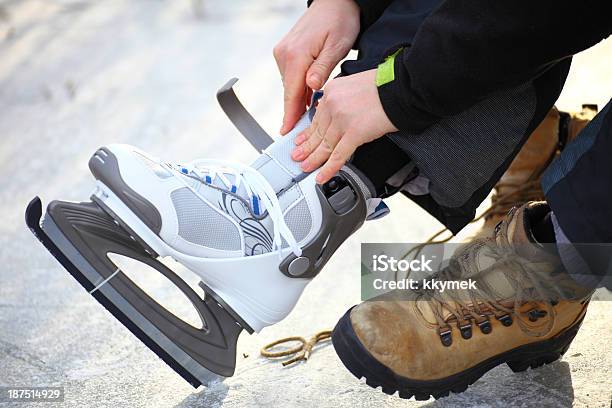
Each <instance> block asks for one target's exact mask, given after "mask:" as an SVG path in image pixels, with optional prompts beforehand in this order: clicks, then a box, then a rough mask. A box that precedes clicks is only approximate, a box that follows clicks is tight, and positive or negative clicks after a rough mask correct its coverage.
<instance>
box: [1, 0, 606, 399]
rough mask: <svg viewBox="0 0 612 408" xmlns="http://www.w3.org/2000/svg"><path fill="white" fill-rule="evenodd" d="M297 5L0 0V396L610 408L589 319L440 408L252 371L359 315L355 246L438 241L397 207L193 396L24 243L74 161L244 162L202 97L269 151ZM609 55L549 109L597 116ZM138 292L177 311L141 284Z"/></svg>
mask: <svg viewBox="0 0 612 408" xmlns="http://www.w3.org/2000/svg"><path fill="white" fill-rule="evenodd" d="M303 3H305V0H304V1H302V0H297V1H295V0H282V1H278V0H277V1H273V0H269V1H257V2H254V1H246V0H240V1H236V0H233V1H231V2H230V1H220V0H217V1H193V2H189V1H187V0H174V1H142V0H130V1H127V0H126V1H104V2H102V1H99V2H94V1H91V2H85V1H58V0H56V1H49V0H47V1H43V0H39V1H32V0H23V1H18V0H7V1H0V170H1V172H0V174H2V176H0V214H2V218H1V222H0V264H1V265H2V268H1V269H0V386H3V385H4V386H9V385H10V386H40V385H57V386H63V387H65V389H66V400H65V403H64V404H63V405H64V406H68V407H109V406H112V407H123V406H129V407H147V408H149V407H218V406H227V407H245V406H262V407H264V406H265V407H268V406H280V407H337V408H340V407H356V406H359V407H361V406H364V407H380V406H389V407H416V406H430V407H463V406H468V405H472V406H478V407H497V406H499V407H506V406H511V405H512V406H524V407H560V406H563V407H565V406H572V405H574V406H581V407H582V406H584V407H586V406H589V407H609V406H610V392H611V391H610V390H611V389H612V384H611V381H610V378H611V377H612V373H611V371H610V368H611V365H612V363H611V362H612V360H611V358H610V351H611V350H610V344H611V343H612V330H611V329H610V324H609V319H610V317H612V314H611V312H610V305H609V304H604V303H602V302H598V303H594V304H592V305H591V307H590V311H589V314H588V316H587V318H586V320H585V322H584V325H583V328H582V330H581V331H580V333H579V335H578V337H577V338H576V341H575V342H574V344H573V345H572V347H571V349H570V350H569V351H568V353H567V354H566V356H565V357H564V359H563V360H562V361H560V362H557V363H554V364H552V365H549V366H546V367H544V368H541V369H539V370H536V371H528V372H525V373H520V374H513V373H512V372H511V371H510V369H508V368H507V367H505V366H502V367H498V368H497V369H495V370H493V371H491V372H490V373H489V374H487V375H486V376H484V377H483V378H482V379H481V380H480V381H478V382H477V383H476V384H475V385H474V386H472V387H471V388H470V389H469V390H468V391H467V392H465V393H463V394H460V395H453V396H451V397H450V398H446V399H443V400H441V401H439V402H434V401H433V400H432V401H427V402H415V401H403V400H400V399H398V398H397V397H395V396H387V395H385V394H383V393H382V392H380V391H379V390H373V389H371V388H369V387H367V386H365V385H364V384H362V383H361V382H360V381H358V380H356V379H355V378H354V377H353V376H352V375H351V374H350V373H349V372H348V371H347V370H346V369H345V368H344V367H343V366H342V365H341V363H340V361H339V360H338V358H337V357H336V355H335V353H334V351H333V348H332V347H331V346H329V344H327V345H323V346H322V347H320V348H318V349H317V351H316V352H315V353H314V354H313V356H312V358H311V360H310V361H308V363H306V364H297V365H295V366H292V367H290V368H283V367H281V365H280V364H279V363H278V362H270V361H267V360H265V359H263V358H261V357H259V353H258V350H259V348H260V347H261V346H262V345H263V344H265V343H267V342H269V341H271V340H273V339H276V338H278V337H283V336H289V335H303V336H309V335H312V334H313V333H315V332H316V331H318V330H320V329H324V328H331V327H332V326H333V325H334V324H335V322H336V321H337V319H338V318H339V317H340V316H341V314H342V313H344V312H345V310H346V309H347V308H348V307H350V306H351V305H353V304H355V303H357V302H358V301H359V257H358V254H359V245H360V242H365V241H369V242H415V241H421V240H423V239H425V238H426V237H427V236H429V235H430V234H431V233H432V232H433V231H435V230H437V229H438V228H439V225H437V223H436V222H435V221H433V219H432V218H431V217H429V216H428V215H427V214H425V213H424V212H423V211H421V210H420V209H418V208H417V207H416V206H415V205H413V204H412V203H410V202H408V201H407V200H404V199H402V198H396V199H392V200H389V205H390V207H391V209H392V215H391V216H390V217H387V218H386V219H384V220H381V221H379V222H376V223H371V224H368V225H366V226H365V227H364V228H363V229H361V230H360V231H359V233H358V234H356V236H355V237H354V238H353V239H351V240H350V242H348V243H347V244H345V245H344V246H343V247H342V248H341V250H340V251H339V252H338V253H337V255H336V256H335V257H334V259H333V260H332V261H331V262H330V263H329V265H328V266H327V267H326V268H325V270H324V271H323V273H322V274H321V276H320V277H319V278H318V279H316V280H315V281H314V282H313V283H312V285H310V286H309V287H308V289H307V290H306V292H305V294H304V296H303V297H302V299H301V300H300V302H299V304H298V306H297V307H296V309H295V310H294V311H293V313H292V314H291V315H290V316H289V318H287V319H286V320H285V321H283V322H282V323H280V324H278V325H276V326H274V327H271V328H268V329H266V330H264V331H263V332H262V333H261V334H260V335H256V336H248V335H243V336H242V337H241V338H240V341H239V345H238V346H239V355H238V365H237V370H236V375H235V376H234V377H232V378H228V379H226V380H225V381H224V382H222V383H218V384H216V385H214V386H212V387H211V388H208V389H200V390H197V391H194V390H193V389H192V388H191V387H190V386H189V385H187V384H186V383H185V382H184V381H183V380H182V379H181V378H180V377H179V376H178V375H176V374H175V373H174V372H173V371H172V370H171V369H170V368H168V367H167V366H166V365H165V364H164V363H163V362H162V361H161V360H159V359H158V358H157V357H156V356H155V355H154V354H153V353H151V352H150V351H149V350H148V349H147V348H146V347H144V346H143V345H142V344H141V343H140V342H138V341H137V340H136V339H135V338H134V337H133V336H132V335H131V333H129V332H128V331H127V330H126V329H124V327H123V326H122V325H121V324H119V323H118V322H116V321H115V320H114V319H113V318H112V316H110V314H108V313H107V312H106V311H105V310H104V309H103V308H102V307H101V306H100V305H98V303H97V302H95V301H94V300H93V299H92V298H91V297H90V296H89V295H88V294H87V293H86V292H85V291H84V290H83V289H82V288H81V287H80V286H79V285H78V284H77V283H76V281H74V279H72V277H70V276H69V275H68V273H66V272H65V271H64V270H63V268H62V267H61V266H60V265H59V264H58V263H57V262H56V261H55V259H53V258H52V257H51V256H50V255H49V254H48V253H47V252H46V251H45V250H44V249H43V247H42V246H41V245H40V244H39V243H38V242H37V241H36V240H35V239H34V237H33V236H32V235H31V234H30V233H29V231H28V230H27V229H26V227H25V224H24V220H23V211H24V209H25V206H26V204H27V202H28V201H29V200H30V199H31V198H32V197H33V196H35V195H40V196H41V197H42V198H43V200H44V202H45V203H46V202H49V201H50V200H51V199H55V198H61V199H68V200H85V199H87V197H88V196H89V193H90V191H91V189H92V181H93V179H92V177H91V176H90V174H89V171H88V169H87V161H88V159H89V156H90V154H91V153H92V152H93V151H94V150H95V149H96V148H97V147H99V146H100V145H103V144H107V143H112V142H126V143H130V144H134V145H137V146H139V147H141V148H142V149H144V150H146V151H150V152H152V153H154V154H157V155H160V156H163V157H165V158H167V159H169V160H174V161H184V160H187V159H192V158H195V157H219V158H221V157H223V158H232V159H236V160H241V161H251V160H252V159H253V158H254V157H255V156H256V154H255V152H254V151H253V150H252V149H251V147H249V146H248V145H247V144H246V143H245V142H244V141H243V140H242V139H241V137H240V136H239V135H238V133H237V131H235V130H234V128H233V127H232V125H231V124H230V123H229V121H228V120H227V119H226V118H225V117H224V115H223V113H222V112H221V110H220V109H219V108H218V106H217V104H216V101H215V91H216V89H217V88H218V87H220V86H221V85H223V84H224V83H225V81H226V80H227V79H229V78H230V77H233V76H237V77H239V78H240V82H239V83H238V92H239V94H240V97H241V98H242V100H243V101H244V103H245V104H246V105H247V106H248V107H249V108H250V109H251V111H252V112H253V114H254V116H255V117H256V118H258V120H259V121H260V122H261V123H262V124H263V125H264V127H265V128H266V129H268V131H269V132H270V133H272V134H276V130H277V129H278V128H279V127H280V120H281V110H282V105H281V101H282V93H281V92H282V89H281V83H280V79H279V76H278V75H277V73H276V68H275V64H274V61H273V59H272V56H271V49H272V46H273V44H275V42H276V41H277V40H278V39H279V38H280V37H281V36H282V34H283V33H284V32H285V31H287V30H288V29H289V27H290V26H291V24H292V22H293V21H295V20H296V18H297V17H298V16H299V15H300V13H301V12H302V10H303V7H304V4H303ZM611 56H612V44H611V41H608V42H607V43H605V44H603V45H600V46H598V47H597V48H596V49H595V50H593V51H590V52H588V53H586V54H584V55H581V56H579V57H578V58H576V66H575V69H574V70H573V71H572V78H571V79H570V83H569V85H568V87H567V89H566V91H565V93H564V95H563V97H562V101H561V102H560V105H561V107H562V108H566V109H570V108H572V109H575V108H577V107H578V106H579V104H580V103H581V102H583V101H584V102H596V103H599V104H600V106H601V105H603V103H604V102H605V100H606V98H608V97H609V96H610V95H612V78H611V77H610V72H612V66H611V61H612V58H611ZM254 273H255V271H254ZM147 279H148V281H149V282H150V284H151V285H152V286H153V289H152V290H157V292H158V293H160V294H161V296H162V297H165V298H166V299H169V302H170V303H171V304H172V305H173V307H175V308H177V309H178V310H183V309H185V307H184V304H182V303H181V300H182V299H181V298H180V297H175V296H172V294H173V292H172V291H170V290H169V289H164V288H165V287H164V286H160V283H159V282H158V279H157V278H156V277H155V275H152V276H149V277H148V278H147ZM0 405H2V404H1V403H0ZM5 405H6V404H5ZM26 405H27V404H15V406H16V407H23V406H26ZM36 406H39V405H36ZM45 406H49V407H51V406H53V404H50V405H45Z"/></svg>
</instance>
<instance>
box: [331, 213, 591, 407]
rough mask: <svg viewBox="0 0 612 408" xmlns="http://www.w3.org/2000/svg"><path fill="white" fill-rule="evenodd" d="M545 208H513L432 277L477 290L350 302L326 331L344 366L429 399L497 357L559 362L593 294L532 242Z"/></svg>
mask: <svg viewBox="0 0 612 408" xmlns="http://www.w3.org/2000/svg"><path fill="white" fill-rule="evenodd" d="M549 211H550V210H549V208H548V206H547V205H546V204H545V203H529V204H526V205H523V206H522V207H520V208H518V209H512V210H511V211H510V212H509V213H508V214H507V216H506V217H505V218H504V219H503V221H502V222H501V223H500V224H499V225H498V226H497V227H496V228H495V230H494V231H493V232H492V234H491V235H490V236H489V237H486V238H476V239H474V240H473V241H472V242H471V243H468V244H465V245H463V246H462V247H461V248H460V249H459V250H458V251H457V253H456V254H455V255H453V257H452V259H451V261H450V263H449V264H448V266H447V267H445V268H443V269H442V270H440V271H439V272H436V273H434V275H432V276H433V277H435V278H437V279H438V280H443V281H450V280H465V279H468V278H471V279H473V280H474V281H475V285H476V289H470V290H458V289H456V290H453V289H447V290H445V291H443V292H442V291H437V290H431V289H418V290H402V291H393V292H389V293H386V294H384V295H382V296H379V297H377V298H374V299H372V300H369V301H366V302H363V303H361V304H360V305H358V306H355V307H353V308H352V309H350V310H349V311H348V312H347V313H346V314H345V315H344V316H343V317H342V318H341V319H340V321H339V322H338V324H337V325H336V327H335V328H334V331H333V333H332V341H333V344H334V348H335V349H336V352H337V354H338V356H339V357H340V359H341V360H342V362H343V363H344V365H345V366H346V367H347V368H348V369H349V371H351V372H352V373H353V374H354V375H355V376H356V377H358V378H361V377H365V378H366V383H367V384H368V385H370V386H372V387H375V388H377V387H378V386H382V391H383V392H385V393H387V394H394V393H395V392H396V391H399V396H400V397H401V398H410V397H411V396H413V395H414V396H415V398H416V399H417V400H426V399H428V398H429V397H430V395H431V396H433V397H434V398H440V397H444V396H447V395H448V394H449V392H450V391H452V392H455V393H458V392H462V391H465V389H466V388H467V387H468V385H470V384H472V383H474V382H475V381H476V380H478V379H479V378H480V377H481V376H482V375H484V374H485V373H486V372H487V371H489V370H490V369H492V368H494V367H495V366H497V365H500V364H503V363H506V364H508V366H510V368H511V369H512V370H513V371H523V370H525V369H527V368H528V367H532V368H535V367H538V366H541V365H543V364H548V363H551V362H553V361H555V360H557V359H559V358H560V357H561V356H562V355H563V353H565V351H566V350H567V349H568V348H569V346H570V343H571V342H572V340H573V338H574V336H575V335H576V333H577V331H578V328H579V327H580V324H581V323H582V320H583V319H584V316H585V313H586V309H587V305H588V300H589V298H590V295H591V293H592V292H591V291H588V290H585V289H582V288H580V287H578V286H577V285H576V283H575V282H574V281H573V280H572V279H571V277H570V276H569V275H567V273H565V271H564V270H563V268H562V266H561V264H560V261H559V259H558V256H557V255H556V253H555V252H554V248H553V249H552V250H551V249H550V248H544V247H543V246H542V245H540V244H538V243H536V242H535V240H534V239H533V237H532V234H531V228H530V225H531V222H534V221H537V220H540V219H542V218H543V217H544V216H545V215H546V214H547V213H548V212H549Z"/></svg>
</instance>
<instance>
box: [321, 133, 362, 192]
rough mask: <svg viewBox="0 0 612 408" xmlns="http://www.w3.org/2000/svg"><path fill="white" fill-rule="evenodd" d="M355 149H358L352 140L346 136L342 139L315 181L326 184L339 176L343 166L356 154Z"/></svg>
mask: <svg viewBox="0 0 612 408" xmlns="http://www.w3.org/2000/svg"><path fill="white" fill-rule="evenodd" d="M355 149H357V146H354V143H353V142H352V140H351V139H349V138H348V137H346V135H345V136H344V137H342V138H341V139H340V141H339V142H338V144H337V145H336V147H335V148H334V151H333V152H332V154H331V155H330V156H329V160H327V162H326V163H325V164H324V165H323V167H321V169H320V170H319V173H318V174H317V177H316V179H315V180H316V182H317V183H319V184H324V183H327V182H328V181H329V180H331V178H332V177H334V176H335V175H336V174H338V172H339V171H340V169H341V168H342V166H344V165H345V164H346V162H347V161H348V160H349V159H350V158H351V156H352V155H353V153H355Z"/></svg>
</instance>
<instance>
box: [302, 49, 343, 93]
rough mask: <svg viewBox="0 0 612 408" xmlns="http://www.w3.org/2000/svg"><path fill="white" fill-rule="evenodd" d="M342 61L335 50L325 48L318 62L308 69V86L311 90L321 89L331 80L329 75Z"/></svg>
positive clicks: (315, 61)
mask: <svg viewBox="0 0 612 408" xmlns="http://www.w3.org/2000/svg"><path fill="white" fill-rule="evenodd" d="M341 59H342V57H341V56H338V55H337V53H336V52H334V50H333V48H331V47H325V48H323V50H322V51H321V53H320V54H319V56H318V57H317V59H316V60H314V62H313V63H312V64H311V65H310V68H308V72H307V73H306V85H308V87H309V88H310V89H321V88H323V84H324V83H325V81H327V79H328V78H329V75H330V74H331V72H332V71H333V69H334V68H335V67H336V64H338V62H339V61H340V60H341Z"/></svg>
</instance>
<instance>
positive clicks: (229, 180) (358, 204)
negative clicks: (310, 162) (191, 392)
mask: <svg viewBox="0 0 612 408" xmlns="http://www.w3.org/2000/svg"><path fill="white" fill-rule="evenodd" d="M230 87H231V83H230ZM232 95H233V93H232ZM225 96H227V95H225ZM232 101H233V102H232ZM229 102H231V103H230V104H227V100H226V105H225V106H224V109H225V110H226V111H228V110H229V111H230V113H232V114H236V106H235V105H232V103H234V102H236V100H232V99H231V98H230V99H229ZM240 108H242V107H241V106H240ZM239 114H241V115H243V116H241V117H239V118H238V120H235V122H236V123H237V126H238V127H239V128H241V127H242V129H241V130H245V129H246V131H247V132H250V133H249V134H248V135H247V138H248V139H249V141H251V142H252V143H253V144H254V145H256V146H258V147H261V148H264V147H266V145H267V142H266V140H267V139H266V138H269V137H267V135H264V137H260V136H261V135H259V136H258V135H257V134H256V132H255V133H253V132H252V130H253V129H254V127H253V126H254V125H253V123H250V122H249V120H252V118H250V116H249V118H250V119H248V118H246V117H245V116H244V112H242V113H240V112H239ZM313 115H314V108H311V109H310V111H308V112H307V113H306V114H305V115H304V117H303V118H302V119H301V120H300V121H299V123H298V124H297V126H296V127H295V129H294V130H293V131H292V132H291V133H290V134H289V135H287V136H285V137H282V138H280V139H279V140H278V141H277V142H275V143H272V144H271V145H269V146H267V148H266V149H265V151H264V152H263V153H262V154H261V156H260V157H259V158H258V159H257V160H255V162H254V163H252V164H251V165H250V166H248V165H243V164H240V163H234V162H229V161H222V160H208V159H206V160H196V161H193V162H189V163H183V164H176V163H168V162H164V161H162V160H159V159H157V158H155V157H153V156H151V155H149V154H147V153H145V152H143V151H141V150H139V149H137V148H135V147H132V146H128V145H109V146H106V147H102V148H100V149H99V150H98V151H96V152H95V154H94V155H93V156H92V158H91V159H90V161H89V167H90V170H91V172H92V174H93V175H94V177H95V178H96V180H97V181H96V187H95V191H94V192H93V195H92V197H91V199H92V202H89V203H69V202H62V201H54V202H52V203H51V204H50V205H49V206H48V209H47V214H46V215H45V217H44V219H43V221H42V225H40V223H39V219H40V216H41V212H42V208H41V202H40V200H39V199H35V200H33V201H32V202H31V203H30V206H29V207H28V210H27V222H28V225H29V226H30V228H31V229H32V231H34V233H35V234H36V235H37V237H38V238H39V239H40V240H41V241H42V242H43V244H44V245H45V246H46V247H47V248H48V249H49V250H50V251H51V252H52V253H53V254H54V255H55V257H56V258H57V259H58V260H59V261H60V262H61V263H62V264H63V265H64V266H65V267H66V269H68V271H69V272H70V273H71V274H72V275H74V276H75V278H77V280H79V282H80V283H81V284H82V285H83V286H84V287H85V288H86V289H87V290H88V291H90V293H91V294H92V295H93V296H94V297H96V299H97V300H98V301H100V303H102V304H103V305H104V306H105V307H106V308H107V309H108V310H109V311H111V312H112V313H113V314H114V315H115V317H117V318H118V319H119V320H120V321H121V322H122V323H124V325H126V327H128V328H129V329H130V330H131V331H132V332H133V333H134V334H135V335H137V336H138V337H139V338H140V339H141V340H142V341H143V342H145V344H147V345H148V346H149V347H150V348H151V349H152V350H153V351H155V352H156V353H157V354H158V355H159V356H160V357H161V358H163V359H164V360H165V361H166V362H167V363H168V364H169V365H170V366H171V367H172V368H173V369H175V371H177V372H178V373H179V374H181V375H182V376H183V377H184V378H185V379H186V380H187V381H189V382H190V383H191V384H193V385H194V386H196V387H197V386H198V385H200V384H206V383H208V382H209V381H211V380H214V379H216V378H217V377H218V376H230V375H232V374H233V372H234V367H235V356H236V341H237V338H238V335H239V334H240V332H241V330H242V329H246V330H247V331H248V332H250V333H252V332H258V331H260V330H261V329H262V328H264V327H266V326H269V325H272V324H274V323H277V322H278V321H280V320H282V319H283V318H284V317H285V316H287V314H289V312H290V311H291V310H292V309H293V307H294V305H295V304H296V302H297V300H298V298H299V297H300V295H301V293H302V291H303V290H304V288H305V287H306V285H307V284H308V283H309V282H310V281H311V280H312V278H313V277H315V276H316V275H317V274H318V273H319V272H320V270H321V268H322V267H323V266H324V265H325V263H326V262H327V260H328V259H329V258H330V256H331V255H332V254H333V253H334V252H335V251H336V249H337V248H338V247H339V246H340V245H341V244H342V242H343V241H344V240H345V239H346V238H347V237H348V236H349V235H351V234H352V233H353V232H354V231H355V230H356V229H358V228H359V227H360V226H361V225H362V223H363V222H364V220H365V219H366V217H367V215H368V214H370V215H372V216H375V215H380V214H381V213H383V212H384V210H382V209H381V208H382V207H384V205H382V204H380V200H371V191H372V190H371V189H370V188H369V187H368V186H367V183H368V181H367V180H366V179H365V178H364V177H362V176H361V175H359V174H358V173H357V170H353V169H351V168H350V167H348V166H345V167H344V168H343V169H342V170H341V171H340V172H339V174H337V175H336V176H335V177H334V178H333V179H332V180H330V181H329V182H328V183H326V184H325V185H317V184H316V183H315V177H316V173H317V172H316V171H315V172H313V173H310V174H305V173H303V172H302V171H301V170H300V167H299V163H295V162H293V160H292V159H291V157H290V152H291V150H292V148H293V146H294V138H295V136H296V135H297V134H298V133H299V132H300V131H302V130H303V129H304V128H306V127H307V126H308V125H309V123H310V120H311V118H312V116H313ZM245 118H246V119H245ZM234 119H236V118H235V117H234ZM234 119H233V120H234ZM245 124H247V125H246V128H245ZM372 203H374V204H375V205H373V204H372ZM373 207H376V208H373ZM109 253H114V254H119V255H124V256H128V257H130V258H133V259H136V260H138V261H140V262H143V263H145V264H148V265H150V266H152V267H154V268H156V269H157V270H158V271H159V272H160V273H162V274H163V275H165V276H166V277H167V278H168V279H169V280H170V281H172V282H173V283H174V284H175V285H176V286H177V287H178V288H179V289H180V290H181V291H183V293H185V295H186V296H187V297H188V298H189V299H190V300H191V302H192V303H193V305H194V307H195V308H196V309H197V311H198V313H199V314H200V317H201V320H202V326H203V328H201V329H198V328H196V327H193V326H191V325H189V324H187V323H186V322H184V321H182V320H181V319H179V318H177V317H176V316H174V315H173V314H172V313H170V312H169V311H167V310H166V309H165V308H163V307H162V306H161V305H160V304H158V303H157V302H156V301H155V300H153V299H152V298H150V297H149V296H148V295H147V294H146V293H145V292H144V291H142V290H141V289H140V288H139V287H138V286H137V285H136V284H135V283H134V282H132V281H131V280H130V279H129V277H128V276H127V275H125V274H124V273H122V271H121V270H120V268H119V267H118V266H117V265H116V264H114V263H113V262H112V260H111V259H110V258H109V257H108V254H109ZM164 257H170V258H173V259H174V260H176V261H178V262H179V263H181V264H182V265H184V266H186V267H187V268H189V269H190V270H191V271H193V272H194V273H195V274H197V275H198V276H199V277H200V278H201V280H202V282H201V283H200V286H201V287H202V289H203V290H204V292H205V297H204V299H202V298H201V297H200V296H199V295H198V294H197V293H196V292H195V291H194V290H193V289H192V288H191V287H190V286H189V285H188V284H187V283H186V282H184V281H183V280H182V279H181V278H180V277H179V276H178V275H176V274H175V273H174V272H173V271H172V270H170V269H169V268H168V267H166V266H165V265H164V264H163V263H161V262H160V260H159V259H160V258H164Z"/></svg>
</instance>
